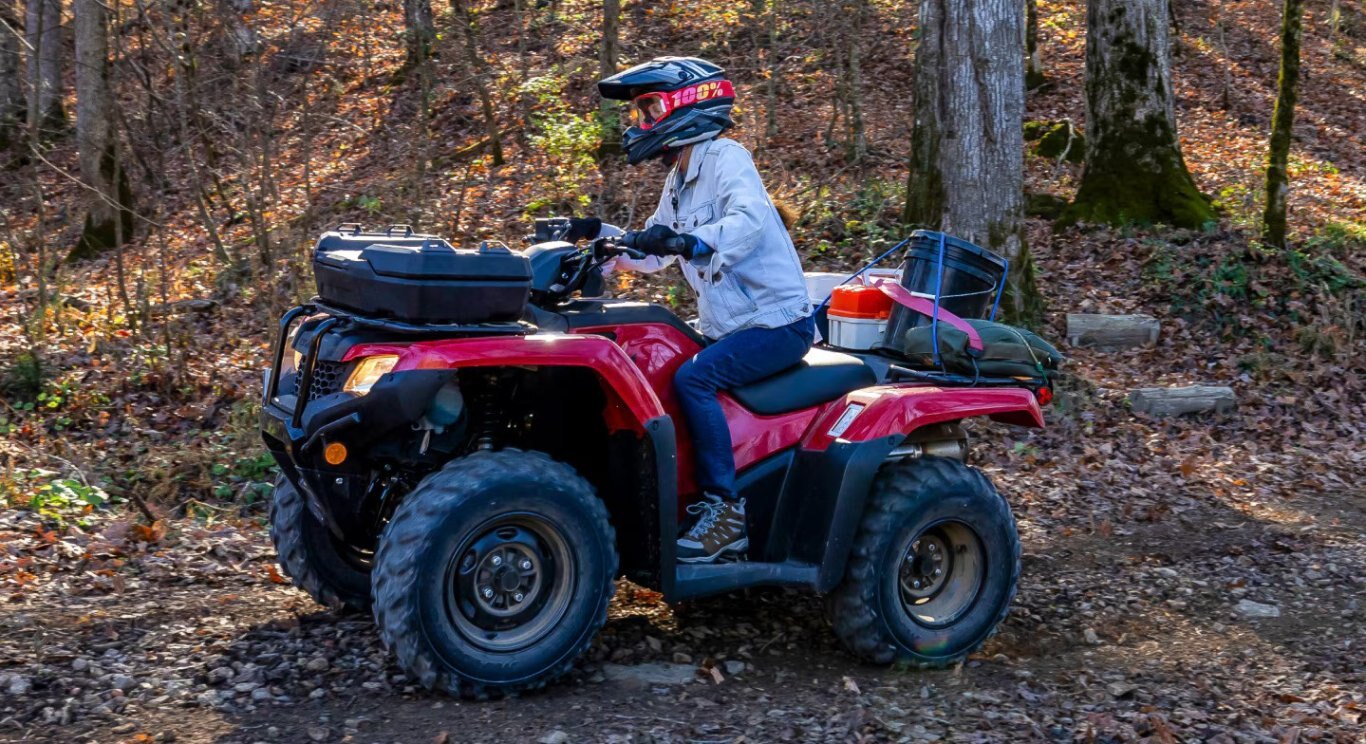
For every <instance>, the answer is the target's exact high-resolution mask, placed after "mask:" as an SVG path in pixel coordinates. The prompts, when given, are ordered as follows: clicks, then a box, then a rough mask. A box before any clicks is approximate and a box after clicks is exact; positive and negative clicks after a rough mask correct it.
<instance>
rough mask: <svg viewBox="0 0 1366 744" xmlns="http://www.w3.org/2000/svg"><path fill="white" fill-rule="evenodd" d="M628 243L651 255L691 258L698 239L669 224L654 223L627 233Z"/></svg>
mask: <svg viewBox="0 0 1366 744" xmlns="http://www.w3.org/2000/svg"><path fill="white" fill-rule="evenodd" d="M625 242H627V244H629V245H632V246H634V247H635V249H636V250H638V251H640V252H642V253H646V254H649V255H651V256H682V257H684V258H688V259H691V258H692V257H693V253H694V251H695V250H696V249H697V243H698V240H697V238H696V237H694V236H692V235H680V234H678V233H676V232H674V231H673V230H672V229H670V228H669V226H668V225H652V226H650V227H649V228H647V229H645V230H641V231H639V232H631V233H627V240H626V241H625Z"/></svg>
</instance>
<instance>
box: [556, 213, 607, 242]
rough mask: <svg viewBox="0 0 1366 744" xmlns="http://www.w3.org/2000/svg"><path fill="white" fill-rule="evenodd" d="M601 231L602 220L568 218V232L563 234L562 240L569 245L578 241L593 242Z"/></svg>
mask: <svg viewBox="0 0 1366 744" xmlns="http://www.w3.org/2000/svg"><path fill="white" fill-rule="evenodd" d="M601 231H602V220H600V219H598V218H597V217H570V218H569V230H568V231H567V232H565V234H564V239H565V240H567V241H569V242H570V243H576V242H578V241H580V240H593V239H595V238H597V237H598V233H599V232H601Z"/></svg>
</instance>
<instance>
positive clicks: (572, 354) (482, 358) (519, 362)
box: [343, 333, 664, 430]
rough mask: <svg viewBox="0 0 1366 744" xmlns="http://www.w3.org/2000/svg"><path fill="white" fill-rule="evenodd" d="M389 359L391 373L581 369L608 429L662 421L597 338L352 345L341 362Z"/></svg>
mask: <svg viewBox="0 0 1366 744" xmlns="http://www.w3.org/2000/svg"><path fill="white" fill-rule="evenodd" d="M377 354H395V355H397V356H398V364H397V365H395V366H394V370H393V371H394V372H407V371H410V370H418V369H452V368H457V367H462V368H463V367H513V366H516V367H586V368H588V369H591V370H593V371H594V372H595V373H597V375H598V379H599V381H600V382H601V383H602V388H603V391H604V392H605V393H606V394H607V399H608V409H609V410H608V411H607V412H606V413H607V416H608V419H609V425H613V428H631V429H636V430H639V429H640V427H641V426H643V425H644V423H645V422H646V421H649V420H650V419H653V418H656V417H659V416H663V415H664V406H663V405H662V404H661V403H660V402H659V396H657V395H655V392H654V390H651V389H650V386H649V385H648V384H646V382H645V379H644V378H643V377H642V376H641V374H640V370H639V369H637V368H636V366H635V365H634V364H632V363H631V360H630V358H629V357H627V356H626V354H625V353H624V352H623V351H622V350H621V347H619V346H617V345H616V344H614V343H612V341H610V340H609V339H606V338H603V337H601V336H582V335H576V334H575V335H571V334H561V333H542V334H536V335H532V336H517V337H511V338H510V337H507V336H499V337H478V338H458V339H444V340H439V341H419V342H416V343H411V344H358V345H356V346H353V347H351V349H350V351H348V352H347V353H346V356H345V358H344V359H343V361H351V360H353V359H360V358H362V357H368V356H375V355H377Z"/></svg>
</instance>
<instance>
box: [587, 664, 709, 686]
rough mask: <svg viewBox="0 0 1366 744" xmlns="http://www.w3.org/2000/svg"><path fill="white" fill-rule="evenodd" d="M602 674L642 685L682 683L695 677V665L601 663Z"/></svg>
mask: <svg viewBox="0 0 1366 744" xmlns="http://www.w3.org/2000/svg"><path fill="white" fill-rule="evenodd" d="M602 674H603V676H604V677H606V678H607V679H609V680H612V681H614V682H632V683H636V684H642V685H682V684H687V683H689V682H692V681H693V680H694V679H696V678H697V669H696V667H693V666H689V665H686V664H665V663H662V662H658V663H650V664H634V665H630V666H627V665H624V664H603V665H602Z"/></svg>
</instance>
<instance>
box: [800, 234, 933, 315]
mask: <svg viewBox="0 0 1366 744" xmlns="http://www.w3.org/2000/svg"><path fill="white" fill-rule="evenodd" d="M909 242H911V239H910V238H906V239H905V240H903V241H901V242H900V243H897V244H896V245H894V246H892V249H891V250H889V251H887V252H886V253H884V254H882V255H881V256H878V257H877V258H875V259H873V260H872V261H869V262H868V263H866V264H864V265H863V268H861V269H859V270H858V271H855V272H854V273H852V274H850V275H849V276H846V277H845V278H844V281H842V282H840V283H839V284H838V285H836V286H840V287H842V286H844V285H846V284H848V283H849V282H852V281H854V280H855V279H857V278H859V277H861V276H863V275H864V274H865V273H867V271H868V270H869V269H871V268H873V267H874V266H877V265H878V264H879V263H882V261H883V259H885V258H887V257H888V256H890V255H892V254H893V253H896V252H897V251H899V250H901V248H902V246H904V245H906V244H907V243H909ZM833 294H834V292H831V293H830V294H828V295H826V296H825V299H824V300H821V304H819V305H817V306H816V312H818V313H819V312H820V311H822V310H824V309H825V306H826V305H829V304H830V297H831V295H833Z"/></svg>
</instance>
